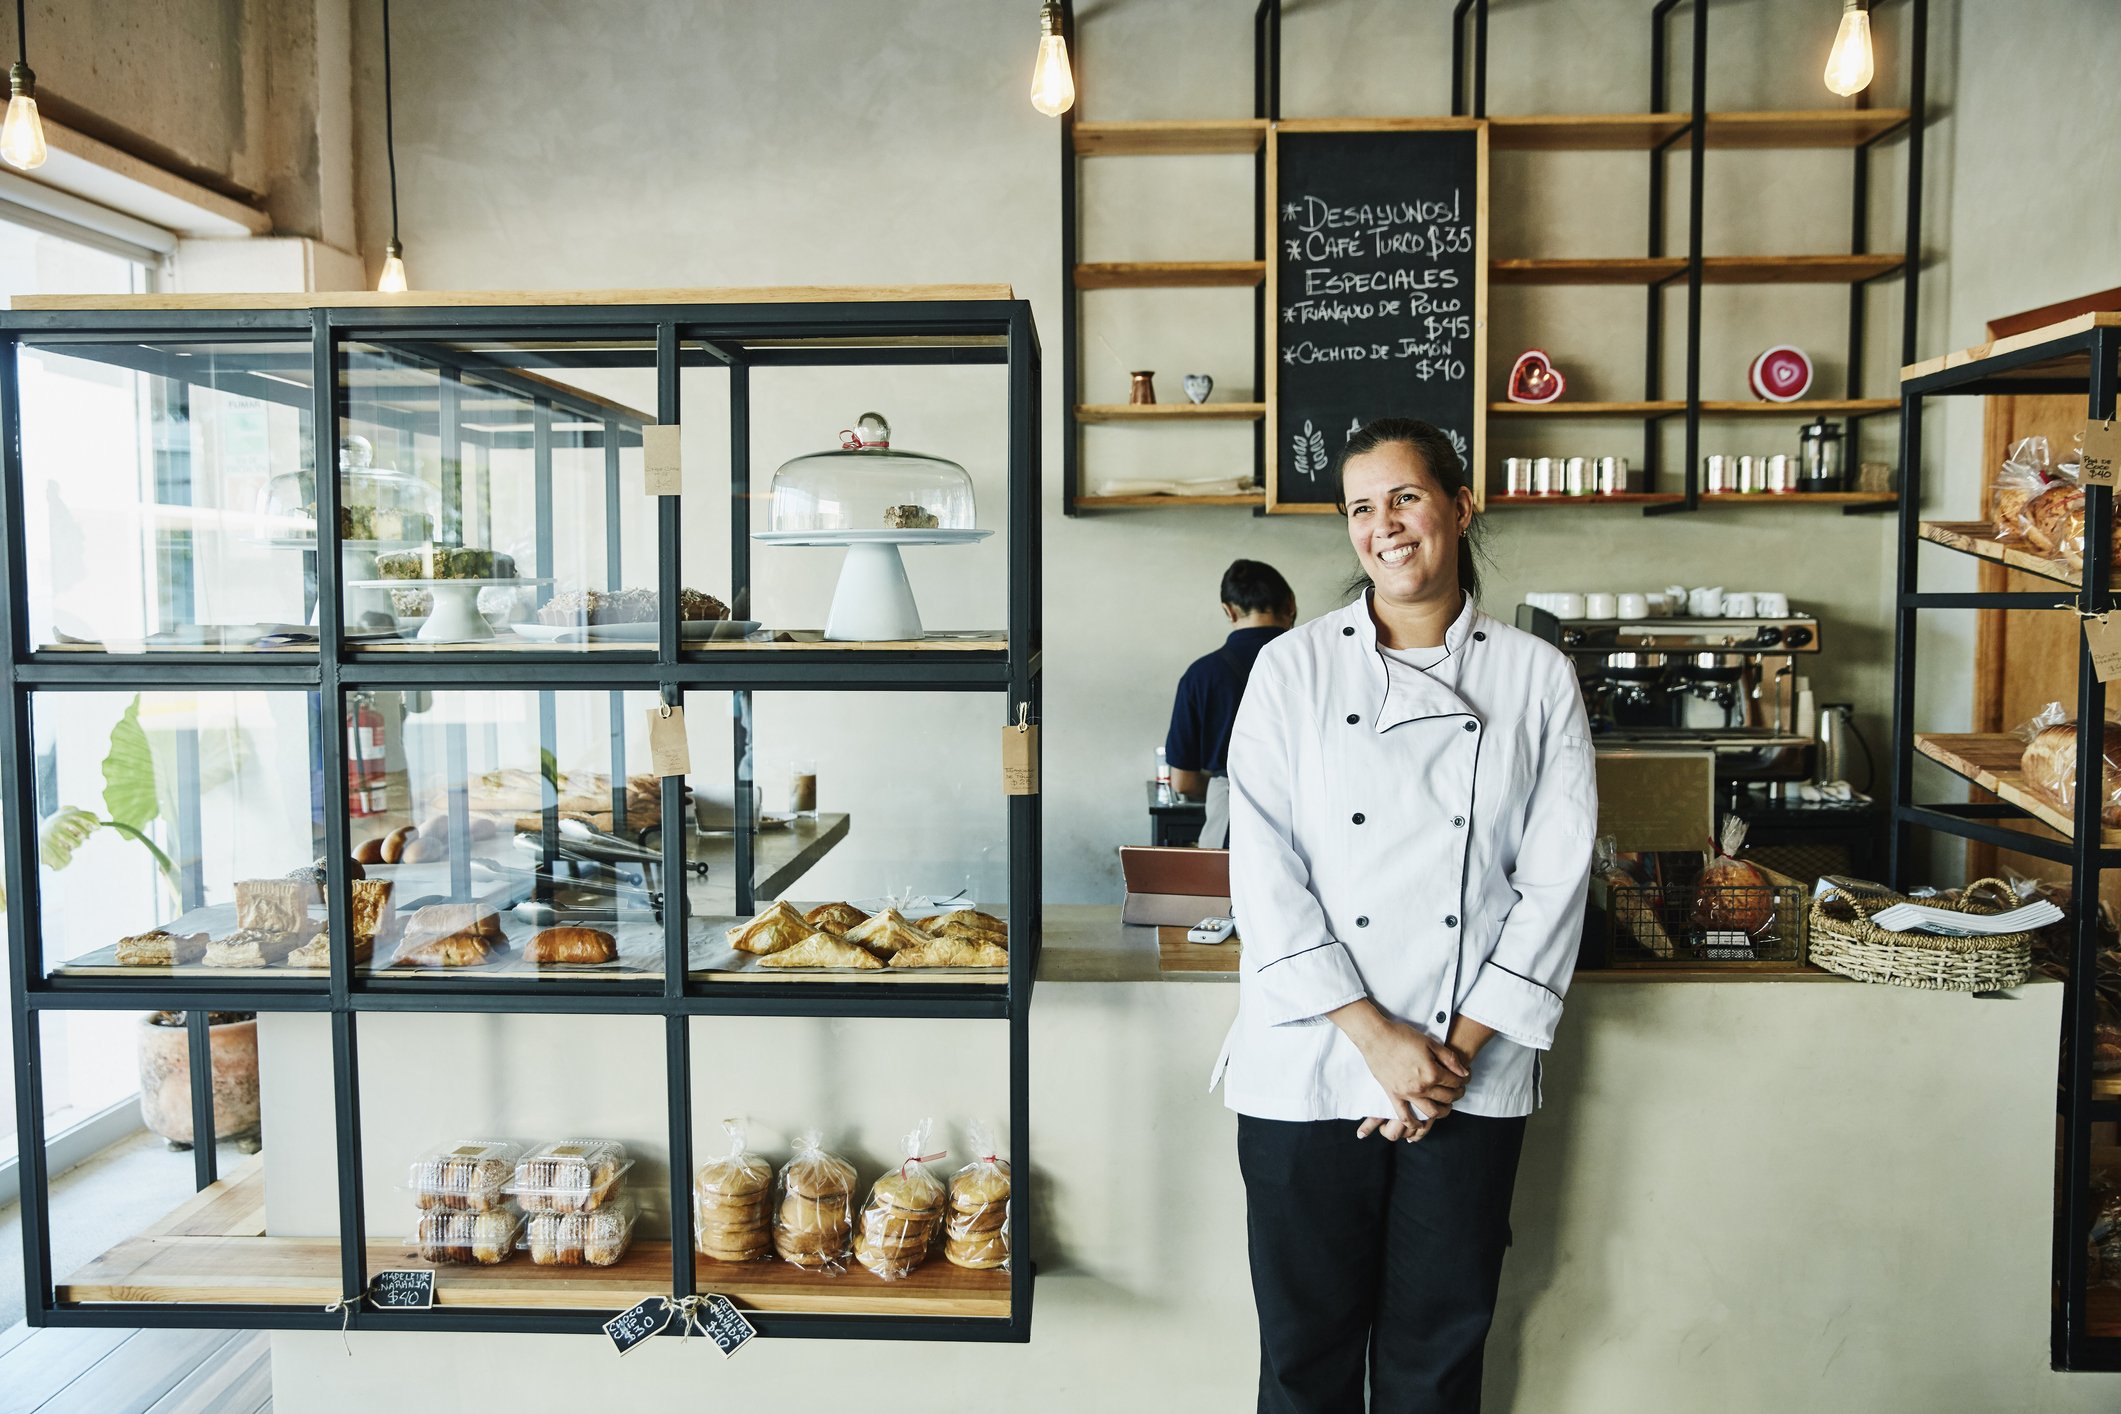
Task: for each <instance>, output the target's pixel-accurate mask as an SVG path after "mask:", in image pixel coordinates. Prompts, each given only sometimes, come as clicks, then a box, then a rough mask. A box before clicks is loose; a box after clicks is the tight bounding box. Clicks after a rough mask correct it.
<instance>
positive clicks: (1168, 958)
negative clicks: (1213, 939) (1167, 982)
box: [1156, 928, 1244, 972]
mask: <svg viewBox="0 0 2121 1414" xmlns="http://www.w3.org/2000/svg"><path fill="white" fill-rule="evenodd" d="M1243 958H1244V943H1243V942H1242V941H1241V940H1240V939H1239V938H1238V936H1237V935H1236V934H1235V933H1232V934H1231V935H1230V937H1229V940H1228V941H1227V942H1221V943H1189V942H1187V941H1186V930H1185V929H1184V928H1158V929H1157V930H1156V965H1157V966H1158V967H1159V968H1160V969H1162V970H1163V971H1165V972H1236V971H1237V970H1238V969H1239V966H1240V964H1241V963H1242V961H1243Z"/></svg>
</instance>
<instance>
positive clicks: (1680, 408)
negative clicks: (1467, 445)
mask: <svg viewBox="0 0 2121 1414" xmlns="http://www.w3.org/2000/svg"><path fill="white" fill-rule="evenodd" d="M1685 411H1686V404H1685V403H1683V402H1681V401H1679V400H1678V399H1676V398H1663V399H1658V400H1655V401H1650V402H1634V403H1516V402H1510V401H1509V400H1507V399H1504V400H1501V401H1497V402H1491V403H1489V404H1488V416H1490V417H1533V418H1538V417H1669V416H1672V415H1674V414H1676V413H1682V412H1685Z"/></svg>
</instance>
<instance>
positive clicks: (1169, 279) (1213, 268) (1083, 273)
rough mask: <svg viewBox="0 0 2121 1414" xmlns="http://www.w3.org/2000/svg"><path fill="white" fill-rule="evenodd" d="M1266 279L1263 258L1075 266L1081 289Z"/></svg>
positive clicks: (1245, 284)
mask: <svg viewBox="0 0 2121 1414" xmlns="http://www.w3.org/2000/svg"><path fill="white" fill-rule="evenodd" d="M1266 278H1267V263H1266V262H1265V261H1263V260H1113V261H1105V262H1102V263H1099V264H1092V265H1078V266H1076V267H1075V288H1077V289H1078V290H1155V289H1198V288H1202V287H1211V286H1228V287H1231V288H1235V289H1250V288H1252V287H1254V286H1257V285H1260V284H1262V283H1264V282H1265V280H1266Z"/></svg>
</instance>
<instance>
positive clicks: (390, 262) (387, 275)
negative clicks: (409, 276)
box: [376, 241, 406, 295]
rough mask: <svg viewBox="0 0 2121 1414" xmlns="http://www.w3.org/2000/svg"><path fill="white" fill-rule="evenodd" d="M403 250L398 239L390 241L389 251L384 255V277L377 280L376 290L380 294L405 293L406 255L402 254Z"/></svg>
mask: <svg viewBox="0 0 2121 1414" xmlns="http://www.w3.org/2000/svg"><path fill="white" fill-rule="evenodd" d="M403 250H404V247H402V246H400V245H399V244H398V243H397V242H396V241H392V242H391V243H390V247H389V253H388V254H387V255H385V256H384V257H383V278H382V279H380V280H378V281H376V292H377V293H378V294H386V295H402V294H404V293H405V288H406V287H405V257H404V255H403V254H402V252H403Z"/></svg>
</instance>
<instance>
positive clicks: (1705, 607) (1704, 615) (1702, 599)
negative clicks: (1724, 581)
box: [1686, 584, 1723, 619]
mask: <svg viewBox="0 0 2121 1414" xmlns="http://www.w3.org/2000/svg"><path fill="white" fill-rule="evenodd" d="M1686 611H1687V612H1688V613H1689V614H1692V615H1693V616H1694V617H1695V618H1697V619H1713V618H1716V617H1717V616H1718V615H1720V614H1722V613H1723V586H1722V585H1720V584H1719V585H1717V586H1716V587H1715V588H1714V589H1689V590H1688V591H1687V596H1686Z"/></svg>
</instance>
